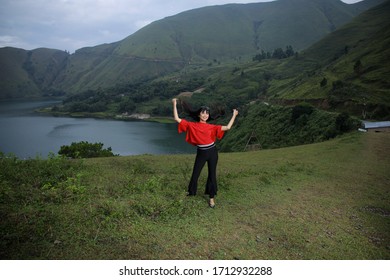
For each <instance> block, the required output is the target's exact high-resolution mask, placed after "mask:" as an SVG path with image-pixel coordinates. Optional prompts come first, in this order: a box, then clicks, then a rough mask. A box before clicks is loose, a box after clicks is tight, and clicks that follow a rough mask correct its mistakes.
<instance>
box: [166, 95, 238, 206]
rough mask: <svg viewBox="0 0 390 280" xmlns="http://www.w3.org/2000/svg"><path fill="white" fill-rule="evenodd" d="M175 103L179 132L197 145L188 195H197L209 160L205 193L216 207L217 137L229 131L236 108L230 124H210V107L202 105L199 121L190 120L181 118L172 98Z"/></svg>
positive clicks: (210, 203)
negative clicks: (204, 167)
mask: <svg viewBox="0 0 390 280" xmlns="http://www.w3.org/2000/svg"><path fill="white" fill-rule="evenodd" d="M172 103H173V117H174V118H175V121H176V122H178V124H179V125H178V131H179V133H182V132H186V141H187V142H188V143H190V144H192V145H194V146H197V147H198V149H197V153H196V159H195V164H194V169H193V171H192V176H191V180H190V183H189V185H188V195H189V196H192V195H196V191H197V188H198V178H199V176H200V173H201V171H202V169H203V166H204V165H205V163H206V162H207V166H208V177H207V184H206V191H205V194H207V195H209V197H210V200H209V206H210V207H211V208H214V207H215V195H216V194H217V175H216V171H217V162H218V151H217V149H216V147H215V141H216V139H217V138H218V139H221V138H222V137H223V135H224V133H225V131H228V130H229V129H230V128H231V127H232V125H233V123H234V120H235V119H236V116H237V115H238V111H237V110H236V109H234V110H233V116H232V118H231V119H230V121H229V123H228V125H226V126H222V125H213V124H208V123H207V120H209V118H210V109H209V108H208V107H205V106H202V107H201V108H200V109H199V110H197V111H196V115H195V116H196V117H197V120H198V121H197V122H189V121H187V120H185V119H181V118H179V115H178V113H177V99H176V98H174V99H172Z"/></svg>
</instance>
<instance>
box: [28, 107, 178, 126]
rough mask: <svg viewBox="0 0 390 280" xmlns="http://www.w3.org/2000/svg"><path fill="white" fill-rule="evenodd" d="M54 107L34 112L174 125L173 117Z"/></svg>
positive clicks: (55, 115)
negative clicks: (69, 110)
mask: <svg viewBox="0 0 390 280" xmlns="http://www.w3.org/2000/svg"><path fill="white" fill-rule="evenodd" d="M52 108H53V107H45V108H38V109H36V110H35V111H34V112H35V113H38V114H42V115H51V116H54V117H70V118H94V119H105V120H117V121H144V122H157V123H174V122H175V121H174V119H173V118H172V117H162V116H150V115H149V114H144V113H134V114H131V115H128V114H111V113H105V112H96V113H90V112H56V111H52Z"/></svg>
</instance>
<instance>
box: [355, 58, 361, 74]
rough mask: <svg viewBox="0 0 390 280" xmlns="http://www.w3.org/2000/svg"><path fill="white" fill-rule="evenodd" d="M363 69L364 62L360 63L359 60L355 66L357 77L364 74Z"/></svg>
mask: <svg viewBox="0 0 390 280" xmlns="http://www.w3.org/2000/svg"><path fill="white" fill-rule="evenodd" d="M362 68H363V65H362V62H361V61H360V59H358V60H357V61H356V62H355V64H354V65H353V71H354V72H355V74H356V75H358V76H360V74H361V73H362Z"/></svg>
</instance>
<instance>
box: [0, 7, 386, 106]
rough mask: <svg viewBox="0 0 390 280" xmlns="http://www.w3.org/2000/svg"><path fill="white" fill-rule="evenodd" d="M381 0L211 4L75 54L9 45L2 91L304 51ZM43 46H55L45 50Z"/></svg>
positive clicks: (99, 81) (71, 86) (59, 87)
mask: <svg viewBox="0 0 390 280" xmlns="http://www.w3.org/2000/svg"><path fill="white" fill-rule="evenodd" d="M379 2H382V1H381V0H365V1H363V3H358V4H354V5H347V4H344V3H343V2H341V1H339V0H331V1H329V0H326V1H325V0H288V1H287V0H279V1H274V2H267V3H256V4H245V5H242V4H241V5H239V4H230V5H222V6H211V7H204V8H200V9H195V10H191V11H186V12H183V13H180V14H178V15H175V16H171V17H167V18H164V19H161V20H158V21H156V22H153V23H151V24H150V25H148V26H146V27H144V28H142V29H140V30H139V31H137V32H136V33H134V34H132V35H130V36H129V37H127V38H125V39H123V40H121V41H119V42H115V43H111V44H104V45H100V46H96V47H91V48H82V49H80V50H77V51H76V53H75V54H72V55H68V54H66V53H65V52H61V51H56V50H45V51H44V50H41V49H40V50H33V51H30V52H27V51H25V52H23V51H18V52H16V51H14V53H13V54H12V56H11V57H9V56H8V57H6V56H7V55H8V54H7V53H9V48H3V49H0V58H1V61H2V62H3V60H4V61H5V62H7V63H2V70H1V72H0V75H1V76H0V77H1V84H0V85H1V89H2V90H1V95H0V98H2V99H3V98H6V97H12V96H31V95H34V94H35V95H37V94H39V93H40V94H42V93H44V94H49V95H50V94H51V95H59V94H62V93H64V92H66V93H80V92H81V91H85V90H88V89H97V88H105V89H107V88H112V87H114V86H115V85H122V84H126V83H129V82H134V81H144V80H147V79H150V78H155V77H161V76H162V75H165V74H168V73H171V72H173V71H178V70H180V69H185V67H186V66H188V65H197V64H201V65H207V64H208V63H210V62H213V61H218V63H225V62H232V61H233V62H235V63H241V62H244V61H248V60H250V59H251V58H252V56H253V55H254V54H256V53H257V52H258V51H260V50H264V51H270V52H271V51H273V50H274V49H275V48H279V47H282V48H284V47H285V46H287V45H291V46H293V47H294V49H295V50H297V51H299V50H303V49H305V48H307V47H309V46H310V45H311V44H313V43H314V42H316V41H318V40H319V39H320V38H322V37H323V36H325V35H327V34H329V33H331V32H332V31H334V30H335V29H336V28H338V27H340V26H342V25H343V24H345V23H346V22H348V21H350V20H351V19H352V18H353V17H354V16H356V15H357V14H359V13H361V12H362V11H364V10H366V9H368V8H369V7H372V6H374V5H376V4H378V3H379ZM42 51H43V52H44V53H45V52H47V53H45V55H44V56H42V55H41V54H42ZM54 53H55V54H54ZM14 56H15V57H14ZM7 60H8V61H7ZM10 62H11V64H10ZM12 62H14V63H12ZM19 83H20V84H19Z"/></svg>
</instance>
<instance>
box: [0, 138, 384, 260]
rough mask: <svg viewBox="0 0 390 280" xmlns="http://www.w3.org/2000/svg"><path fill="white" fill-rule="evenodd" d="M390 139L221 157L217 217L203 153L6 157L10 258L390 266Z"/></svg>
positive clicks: (5, 249) (1, 251)
mask: <svg viewBox="0 0 390 280" xmlns="http://www.w3.org/2000/svg"><path fill="white" fill-rule="evenodd" d="M229 133H230V132H229ZM389 136H390V134H389V133H372V134H371V133H366V134H358V133H357V132H356V133H353V134H349V135H345V136H343V137H341V138H337V139H334V140H332V141H327V142H323V143H319V144H312V145H304V146H298V147H290V148H283V149H275V150H263V151H257V152H248V153H229V154H224V153H221V154H220V157H219V165H218V183H219V193H218V196H217V197H216V203H217V206H216V208H215V209H210V208H209V207H208V205H207V197H205V196H203V195H202V193H201V192H202V186H203V185H204V184H205V183H206V180H207V172H206V171H205V172H204V173H202V175H201V178H200V184H199V187H200V190H199V195H198V196H196V197H186V195H185V192H186V186H187V184H188V180H189V176H190V175H191V167H192V163H193V160H194V155H171V156H151V155H143V156H130V157H112V158H99V159H85V160H82V161H78V160H72V161H69V160H64V159H58V158H53V159H49V160H15V159H12V158H9V157H0V168H1V170H2V172H1V173H2V175H1V177H0V202H1V203H0V213H1V223H0V229H1V232H2V238H1V241H0V257H1V259H19V260H25V259H41V260H42V259H43V260H45V259H55V260H59V259H65V260H67V259H76V260H78V259H106V260H111V259H122V260H129V259H130V260H132V259H134V260H137V259H138V260H139V259H156V260H158V259H190V260H208V259H211V260H218V259H227V260H233V259H240V260H259V259H260V260H261V259H264V260H270V259H277V260H285V259H287V260H295V259H298V260H300V259H304V260H323V259H328V260H380V259H381V260H388V259H389V258H390V253H389V247H388V246H389V243H390V230H389V229H390V223H389V214H390V208H389V205H390V197H389V172H388V171H389V169H390V161H389V159H390V154H389V151H390V147H389V143H390V138H389ZM225 140H226V139H223V140H222V142H223V141H225ZM206 170H207V168H206Z"/></svg>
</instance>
